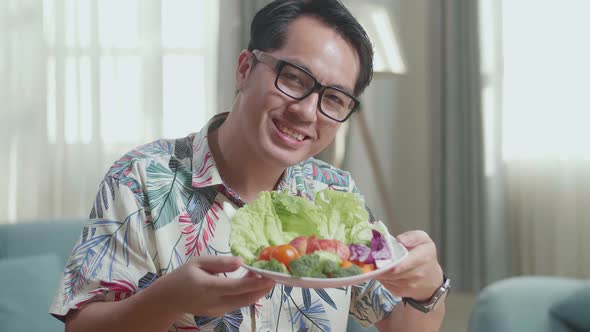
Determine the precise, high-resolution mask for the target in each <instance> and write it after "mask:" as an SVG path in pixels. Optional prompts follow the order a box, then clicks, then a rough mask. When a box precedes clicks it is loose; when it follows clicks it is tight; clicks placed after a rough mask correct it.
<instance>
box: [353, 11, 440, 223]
mask: <svg viewBox="0 0 590 332" xmlns="http://www.w3.org/2000/svg"><path fill="white" fill-rule="evenodd" d="M381 3H382V4H383V5H385V6H387V8H388V9H389V14H390V16H391V18H392V19H393V20H395V22H396V25H397V30H398V35H399V38H400V40H401V44H402V48H403V52H404V56H405V61H406V65H407V68H408V72H407V73H406V74H404V75H403V76H386V75H379V74H377V75H375V77H374V78H373V82H372V84H371V86H370V87H369V88H368V89H367V90H366V92H365V95H364V96H363V100H362V102H363V105H364V107H363V112H365V115H366V117H367V120H368V123H369V127H370V129H371V131H372V134H373V137H374V139H375V143H376V145H377V151H378V153H379V159H380V162H381V166H382V169H383V172H384V173H385V174H386V179H384V181H386V184H387V188H388V190H389V192H390V193H391V196H392V200H393V202H392V203H391V204H392V206H393V211H394V218H393V220H386V219H387V217H386V215H385V208H384V205H383V204H382V203H381V201H380V198H379V195H378V189H377V187H376V182H375V181H376V179H375V178H374V176H373V174H371V168H370V167H369V163H368V160H367V154H366V152H365V148H364V147H363V142H362V140H361V137H360V134H359V127H358V119H357V117H353V118H352V123H351V131H350V137H349V142H348V143H349V144H348V151H347V156H346V160H345V166H344V168H345V169H348V170H350V171H351V172H352V174H353V176H354V177H355V179H356V182H357V185H358V186H359V188H360V190H361V191H362V192H363V193H364V194H365V196H366V199H367V202H368V204H369V206H370V207H371V208H372V209H373V212H374V213H375V215H376V217H377V218H380V219H383V220H384V221H386V222H387V223H388V224H389V225H390V227H391V228H392V231H393V232H394V233H400V232H403V231H406V230H410V229H423V230H426V231H429V230H430V229H429V224H430V139H431V138H430V135H429V132H430V130H429V120H428V119H429V114H428V112H429V84H430V82H429V79H428V73H429V63H428V59H429V57H428V54H429V53H428V51H429V48H428V29H429V26H428V23H429V22H428V15H429V14H428V13H429V2H428V0H414V1H402V0H395V1H384V0H381Z"/></svg>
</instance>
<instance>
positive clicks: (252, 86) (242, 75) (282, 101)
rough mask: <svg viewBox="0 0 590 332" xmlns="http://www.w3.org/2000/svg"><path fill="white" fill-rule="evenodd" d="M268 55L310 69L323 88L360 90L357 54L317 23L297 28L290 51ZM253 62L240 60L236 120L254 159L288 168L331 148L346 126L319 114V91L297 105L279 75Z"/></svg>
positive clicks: (299, 22) (302, 22) (291, 31)
mask: <svg viewBox="0 0 590 332" xmlns="http://www.w3.org/2000/svg"><path fill="white" fill-rule="evenodd" d="M266 53H268V54H270V55H272V56H273V57H275V58H277V59H280V60H284V61H287V62H290V63H292V64H296V65H299V66H301V67H303V68H306V69H307V70H308V71H309V72H310V73H311V74H312V75H313V76H314V77H315V78H316V79H317V80H318V81H319V82H320V83H321V84H323V85H329V86H338V87H341V88H343V89H345V90H347V91H349V92H351V93H352V91H353V90H354V85H355V82H356V79H357V76H358V73H359V66H360V65H359V60H358V55H357V53H356V51H355V49H354V48H353V47H352V46H351V45H349V44H348V42H346V41H345V40H344V39H343V38H342V37H341V36H340V35H339V34H338V33H337V32H336V31H334V30H333V29H332V28H330V27H328V26H327V25H325V24H323V23H322V22H321V21H319V20H317V19H315V18H311V17H300V18H297V19H296V20H294V21H293V22H291V24H290V25H289V27H288V30H287V34H286V41H285V44H284V46H283V47H282V48H281V49H278V50H274V51H268V52H266ZM252 59H253V55H252V54H251V53H250V52H248V51H243V52H242V53H241V54H240V58H239V63H238V70H237V77H236V79H237V86H238V90H239V97H238V103H237V105H236V107H235V108H234V110H233V111H232V113H231V115H230V116H232V117H234V120H237V123H239V124H240V125H239V129H238V130H239V131H240V133H239V134H240V135H239V137H240V139H243V140H245V142H246V143H247V145H248V147H249V148H250V149H251V152H253V157H254V158H258V159H259V160H261V161H263V162H266V163H270V164H272V165H273V166H280V167H288V166H292V165H294V164H297V163H299V162H301V161H303V160H305V159H307V158H309V157H311V156H314V155H316V154H317V153H318V152H320V151H322V150H323V149H324V148H326V147H327V146H328V145H329V144H330V142H331V141H332V140H333V139H334V136H335V135H336V131H337V130H338V128H339V127H340V123H339V122H336V121H334V120H332V119H329V118H328V117H326V116H324V115H322V114H320V112H319V111H318V98H319V91H315V92H313V93H312V94H311V95H309V96H308V97H307V98H305V99H303V100H295V99H292V98H290V97H288V96H286V95H285V94H283V93H282V92H280V91H279V90H278V89H277V88H276V87H275V85H274V81H275V77H276V74H277V73H276V70H275V69H274V68H273V67H271V66H268V65H266V64H264V63H260V62H259V63H257V64H256V65H255V66H254V67H252Z"/></svg>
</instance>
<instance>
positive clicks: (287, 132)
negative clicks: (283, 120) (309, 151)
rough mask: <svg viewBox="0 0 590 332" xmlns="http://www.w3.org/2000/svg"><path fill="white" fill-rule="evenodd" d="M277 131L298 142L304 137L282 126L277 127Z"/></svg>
mask: <svg viewBox="0 0 590 332" xmlns="http://www.w3.org/2000/svg"><path fill="white" fill-rule="evenodd" d="M279 129H280V130H281V132H283V134H286V135H287V136H289V137H292V138H294V139H296V140H298V141H302V140H303V138H304V137H305V135H303V134H300V133H298V132H296V131H294V130H293V129H291V128H287V127H285V126H283V125H279Z"/></svg>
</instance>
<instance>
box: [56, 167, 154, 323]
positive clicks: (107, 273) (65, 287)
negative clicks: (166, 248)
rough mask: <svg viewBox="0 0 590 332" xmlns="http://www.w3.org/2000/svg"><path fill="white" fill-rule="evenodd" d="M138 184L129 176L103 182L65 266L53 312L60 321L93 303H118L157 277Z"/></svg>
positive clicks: (149, 227) (108, 177)
mask: <svg viewBox="0 0 590 332" xmlns="http://www.w3.org/2000/svg"><path fill="white" fill-rule="evenodd" d="M141 188H142V187H141V186H140V185H139V182H138V181H136V180H133V178H132V177H131V176H130V174H129V173H126V174H125V177H123V176H117V175H116V174H115V175H114V176H113V175H112V174H111V175H109V174H107V176H106V177H105V178H104V180H103V181H102V183H101V184H100V186H99V191H98V194H97V197H96V201H95V203H94V207H93V209H92V212H91V218H90V220H89V222H88V224H87V225H86V226H85V227H84V228H83V230H82V234H81V235H80V238H79V239H78V241H77V242H76V244H75V246H74V248H73V250H72V253H71V255H70V257H69V259H68V261H67V263H66V267H65V270H64V275H63V278H62V281H61V284H60V285H59V288H58V290H57V292H56V295H55V298H54V300H53V303H52V304H51V307H50V311H49V312H50V313H51V314H52V315H54V316H55V317H57V318H58V319H61V320H65V316H66V315H67V313H68V312H69V311H70V310H72V309H79V308H81V307H83V306H84V305H85V304H87V303H90V302H95V301H119V300H122V299H125V298H127V297H129V296H131V295H133V294H135V293H136V292H137V291H138V289H140V288H142V285H145V284H149V283H150V281H151V280H153V279H155V277H156V276H157V271H158V267H157V266H156V263H155V262H154V259H152V257H154V256H155V252H156V250H155V248H154V247H153V246H154V241H153V236H154V234H153V228H152V227H151V225H150V223H149V220H148V219H149V209H148V208H147V206H146V205H145V204H144V201H145V200H144V199H142V197H143V191H142V189H141Z"/></svg>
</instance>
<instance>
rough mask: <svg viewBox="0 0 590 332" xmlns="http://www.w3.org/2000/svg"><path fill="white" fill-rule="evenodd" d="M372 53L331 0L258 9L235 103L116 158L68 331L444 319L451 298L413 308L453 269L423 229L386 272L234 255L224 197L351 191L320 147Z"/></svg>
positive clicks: (72, 296)
mask: <svg viewBox="0 0 590 332" xmlns="http://www.w3.org/2000/svg"><path fill="white" fill-rule="evenodd" d="M371 63H372V49H371V44H370V42H369V40H368V38H367V36H366V34H365V32H364V31H363V30H362V28H361V27H360V25H359V24H358V23H357V22H356V20H354V18H353V17H352V16H351V14H350V13H349V12H348V11H347V10H346V9H345V8H344V7H343V6H342V5H341V4H340V3H339V2H337V1H336V0H323V1H322V0H315V1H314V0H310V1H293V0H279V1H275V2H273V3H271V4H269V5H268V6H266V7H265V8H263V9H262V10H261V11H260V12H258V13H257V15H256V16H255V18H254V20H253V22H252V29H251V42H250V45H249V48H248V50H244V51H242V52H241V53H240V55H239V57H238V65H237V70H236V85H237V90H238V94H237V97H236V100H235V103H234V106H233V108H232V111H231V112H230V113H229V114H222V115H218V116H216V117H214V118H213V119H212V120H211V121H210V123H209V124H208V125H207V126H206V127H205V128H204V129H203V130H202V131H201V132H199V133H196V134H193V135H190V136H189V137H186V138H183V139H178V140H173V141H172V140H161V141H156V142H153V143H151V144H148V145H145V146H143V147H140V148H138V149H137V150H135V151H132V152H131V153H129V154H127V155H126V156H124V157H123V158H122V159H121V160H119V161H118V162H116V163H115V165H113V167H112V168H111V169H110V170H109V172H108V173H107V176H106V177H105V180H104V181H103V182H102V184H101V188H100V191H99V194H98V196H97V200H96V202H95V206H94V208H93V210H92V213H91V219H92V221H91V223H89V224H88V226H86V227H85V228H84V231H83V234H82V236H81V238H80V241H79V242H78V244H77V245H76V247H75V248H74V251H73V253H72V256H71V258H70V261H69V263H68V266H67V268H66V273H65V277H64V284H63V287H61V288H60V290H59V291H58V294H57V296H56V299H55V301H54V304H53V305H52V309H51V313H52V314H54V315H55V316H57V317H58V318H61V319H64V320H65V321H66V330H68V331H166V330H171V331H176V330H199V331H213V330H224V331H238V330H239V331H250V330H251V328H252V327H253V326H256V327H257V329H258V330H260V331H268V330H272V331H287V330H289V331H291V330H308V329H309V330H318V331H344V330H345V329H346V321H347V317H348V314H350V315H352V316H353V317H355V318H356V319H357V320H358V321H359V322H361V324H364V325H371V324H375V325H376V326H377V327H378V329H379V330H381V331H435V330H438V328H439V327H440V324H441V322H442V319H443V316H444V304H442V303H440V302H439V303H438V304H439V305H438V306H437V307H436V308H435V309H434V310H432V311H431V312H429V313H426V314H425V313H423V312H421V311H419V310H418V309H421V310H424V311H428V310H429V309H431V304H432V302H436V301H434V300H435V299H436V298H437V297H438V296H439V295H441V294H442V293H444V291H445V287H442V288H441V286H443V284H444V283H445V279H446V278H445V277H444V275H443V273H442V270H441V267H440V265H439V264H438V262H437V259H436V249H435V245H434V243H433V242H432V240H430V238H429V237H428V235H426V234H425V233H424V232H420V231H413V232H408V233H404V234H401V235H399V236H398V239H399V241H400V242H402V243H403V244H404V245H406V246H407V247H408V248H409V249H410V254H409V256H408V257H407V259H406V260H404V261H403V262H402V263H401V264H400V265H398V266H396V267H395V268H394V269H392V270H391V271H389V272H388V273H386V274H385V276H384V277H383V278H382V279H381V280H379V282H376V281H371V282H368V283H366V284H364V285H360V286H354V287H348V288H344V289H326V290H309V289H293V288H290V287H285V286H282V285H279V284H275V283H274V282H272V281H271V280H267V279H264V278H259V277H257V276H254V275H250V274H246V273H245V271H244V269H242V268H240V265H241V259H240V258H238V257H232V256H230V254H229V229H230V227H231V224H230V222H229V218H228V217H227V215H226V214H225V212H224V211H223V204H222V203H224V202H228V203H231V204H233V205H234V206H236V207H239V206H243V205H244V204H246V203H247V202H248V201H251V200H253V199H254V198H255V197H256V195H257V194H258V193H259V192H261V191H265V190H287V191H289V192H290V193H292V194H293V195H299V196H303V197H308V198H310V199H311V198H313V197H314V194H315V193H316V192H317V191H318V190H320V189H323V188H326V187H329V188H331V189H333V190H342V191H351V192H356V187H355V186H354V182H353V181H352V180H351V178H350V175H349V174H348V173H347V172H343V171H341V170H338V169H335V168H333V167H331V166H329V165H327V164H325V163H322V162H320V161H317V160H315V159H313V158H311V157H312V156H313V155H315V154H317V153H318V152H320V151H321V150H322V149H324V148H325V147H326V146H327V145H328V144H329V143H330V142H331V141H332V139H333V138H334V135H335V134H336V131H337V130H338V128H339V126H340V124H341V122H343V121H345V120H346V119H347V118H348V117H349V116H350V114H351V113H352V112H353V111H354V110H356V108H357V107H358V100H357V99H356V96H358V95H359V94H360V93H361V92H362V91H363V89H364V88H365V87H366V86H367V85H368V84H369V82H370V79H371V73H372V66H371ZM392 294H395V295H396V296H398V297H396V296H392ZM433 294H435V296H434V298H435V299H434V300H433V301H430V300H431V297H432V296H433ZM399 297H404V298H407V299H408V300H407V301H409V303H410V304H411V305H404V304H400V298H399ZM252 304H254V305H253V306H250V305H252ZM251 309H252V310H251Z"/></svg>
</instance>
